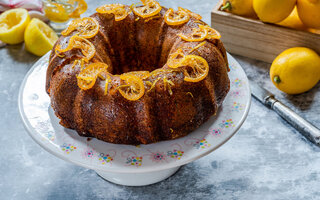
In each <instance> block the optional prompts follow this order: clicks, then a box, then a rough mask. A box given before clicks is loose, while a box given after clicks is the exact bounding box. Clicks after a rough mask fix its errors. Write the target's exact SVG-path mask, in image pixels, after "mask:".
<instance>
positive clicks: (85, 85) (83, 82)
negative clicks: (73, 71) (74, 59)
mask: <svg viewBox="0 0 320 200" xmlns="http://www.w3.org/2000/svg"><path fill="white" fill-rule="evenodd" d="M77 83H78V87H79V88H80V89H82V90H88V89H90V88H92V87H93V86H94V84H95V83H96V79H95V78H93V77H82V78H78V77H77Z"/></svg>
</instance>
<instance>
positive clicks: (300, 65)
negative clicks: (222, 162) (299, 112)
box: [270, 47, 320, 94]
mask: <svg viewBox="0 0 320 200" xmlns="http://www.w3.org/2000/svg"><path fill="white" fill-rule="evenodd" d="M270 79H271V81H272V82H273V84H274V85H275V86H276V87H277V88H278V89H279V90H281V91H283V92H285V93H287V94H299V93H303V92H306V91H308V90H310V89H311V88H313V86H315V85H316V84H317V82H318V81H319V79H320V56H319V55H318V54H317V53H316V52H314V51H313V50H311V49H308V48H304V47H294V48H290V49H287V50H285V51H284V52H282V53H281V54H280V55H279V56H278V57H277V58H276V59H275V60H274V61H273V63H272V65H271V68H270Z"/></svg>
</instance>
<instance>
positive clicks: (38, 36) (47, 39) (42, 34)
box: [24, 18, 58, 56]
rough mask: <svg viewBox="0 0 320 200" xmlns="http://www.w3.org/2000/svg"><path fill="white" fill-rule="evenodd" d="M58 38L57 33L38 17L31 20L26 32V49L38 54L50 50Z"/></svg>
mask: <svg viewBox="0 0 320 200" xmlns="http://www.w3.org/2000/svg"><path fill="white" fill-rule="evenodd" d="M57 40H58V36H57V34H56V33H55V32H54V31H53V30H52V29H51V28H50V27H49V26H48V25H47V24H45V23H44V22H42V21H41V20H39V19H37V18H33V19H32V20H31V22H30V23H29V25H28V26H27V28H26V31H25V33H24V41H25V45H26V49H27V50H28V51H29V52H31V53H33V54H35V55H37V56H43V55H44V54H46V53H47V52H48V51H50V50H51V49H52V47H53V45H54V43H55V42H56V41H57Z"/></svg>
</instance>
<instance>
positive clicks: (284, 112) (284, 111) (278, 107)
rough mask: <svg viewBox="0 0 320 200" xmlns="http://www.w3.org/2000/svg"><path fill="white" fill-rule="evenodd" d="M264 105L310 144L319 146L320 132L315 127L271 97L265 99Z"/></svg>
mask: <svg viewBox="0 0 320 200" xmlns="http://www.w3.org/2000/svg"><path fill="white" fill-rule="evenodd" d="M265 103H266V104H267V105H268V106H270V107H271V108H272V109H273V110H274V111H276V112H277V113H278V114H279V115H280V116H281V117H282V118H284V119H285V120H286V121H287V122H288V123H289V124H291V125H292V126H293V127H294V128H296V129H297V130H298V131H300V133H302V135H304V136H305V137H306V138H307V139H309V140H310V141H311V142H312V143H314V144H316V145H317V146H320V130H319V129H318V128H317V127H315V126H314V125H312V124H311V123H310V122H308V121H307V120H305V119H303V118H302V117H300V116H299V115H297V114H296V113H295V112H294V111H293V110H291V109H290V108H288V107H287V106H285V105H284V104H282V103H281V102H279V101H278V100H277V99H275V98H274V97H272V96H271V97H269V98H268V99H266V102H265Z"/></svg>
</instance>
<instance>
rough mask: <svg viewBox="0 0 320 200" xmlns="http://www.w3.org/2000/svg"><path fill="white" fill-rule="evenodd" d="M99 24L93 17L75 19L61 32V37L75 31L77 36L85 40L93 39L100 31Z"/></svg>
mask: <svg viewBox="0 0 320 200" xmlns="http://www.w3.org/2000/svg"><path fill="white" fill-rule="evenodd" d="M99 27H100V26H99V23H98V21H97V20H96V19H94V18H91V17H84V18H79V19H75V20H73V21H72V22H71V24H70V25H69V26H68V28H66V29H65V30H64V31H62V32H61V35H64V36H66V35H70V33H72V32H73V31H77V32H78V33H77V35H78V36H80V37H83V38H92V37H94V36H95V35H97V33H98V31H99Z"/></svg>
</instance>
